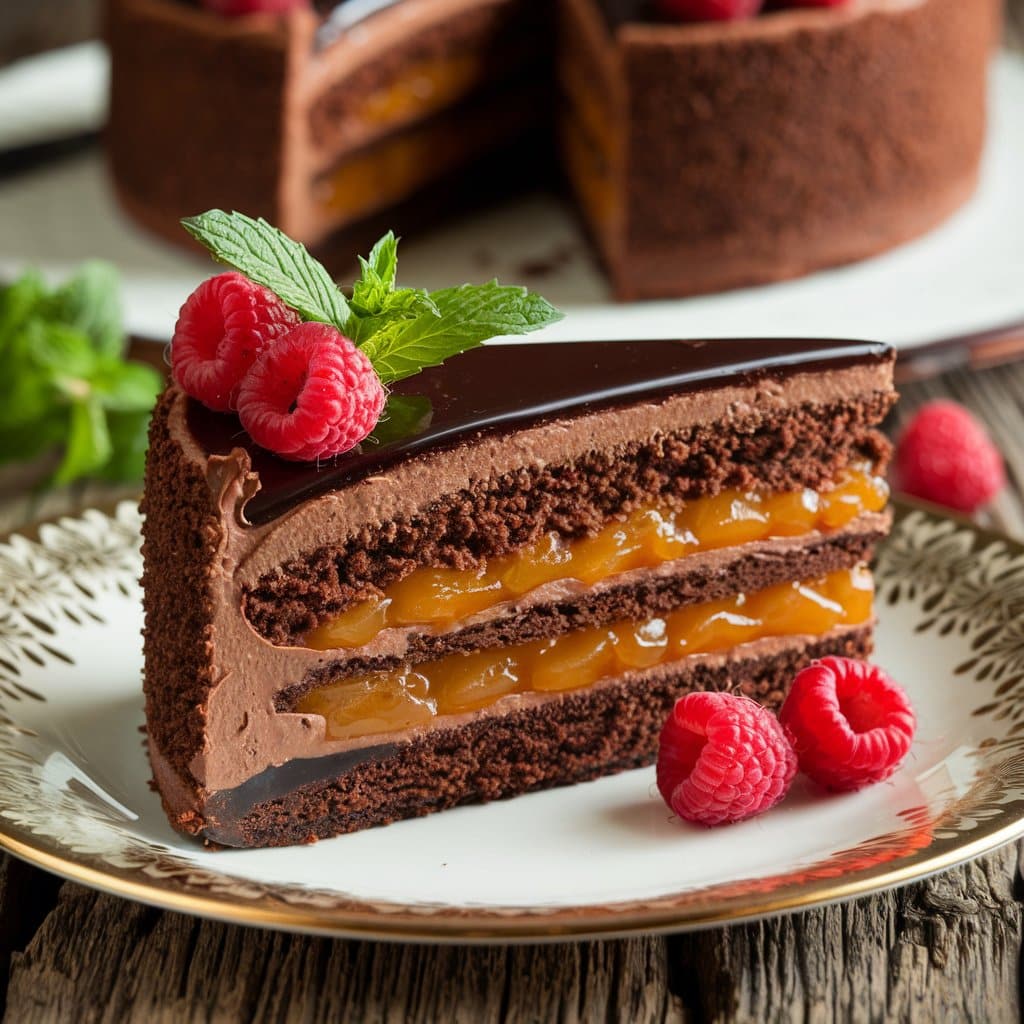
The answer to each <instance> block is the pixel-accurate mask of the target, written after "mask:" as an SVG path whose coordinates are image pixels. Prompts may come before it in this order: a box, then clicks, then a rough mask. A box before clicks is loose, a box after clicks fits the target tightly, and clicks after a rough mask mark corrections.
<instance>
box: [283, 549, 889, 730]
mask: <svg viewBox="0 0 1024 1024" xmlns="http://www.w3.org/2000/svg"><path fill="white" fill-rule="evenodd" d="M872 594H873V587H872V581H871V574H870V572H868V570H867V569H865V568H863V567H862V568H857V569H844V570H841V571H839V572H834V573H831V574H829V575H828V576H824V577H821V578H820V579H817V580H812V581H809V582H803V583H800V582H796V583H783V584H779V585H778V586H775V587H770V588H768V589H767V590H760V591H758V592H757V593H754V594H749V595H743V594H739V595H736V596H734V597H729V598H723V599H722V600H719V601H709V602H707V603H705V604H699V605H691V606H689V607H684V608H680V609H678V610H676V611H674V612H672V613H670V614H668V615H665V616H663V617H660V618H652V619H648V620H646V621H645V622H619V623H616V624H615V625H613V626H607V627H602V628H600V629H585V630H582V631H579V632H575V633H568V634H566V635H565V636H560V637H555V638H554V639H551V640H536V641H534V642H532V643H527V644H520V645H518V646H515V647H505V648H501V649H497V650H488V651H477V652H475V653H473V654H451V655H448V656H447V657H445V658H441V659H439V660H438V661H434V662H430V663H428V664H424V665H417V666H414V667H411V668H400V669H395V670H394V671H391V672H373V673H367V674H365V675H360V676H355V677H353V678H350V679H345V680H343V681H341V682H339V683H334V684H332V685H330V686H325V687H322V688H320V689H317V690H313V691H311V692H310V693H307V694H306V695H305V696H303V697H302V698H301V700H300V701H299V702H298V704H297V705H296V706H295V709H294V710H295V711H296V712H299V713H302V714H314V715H322V716H323V717H324V719H326V722H327V730H326V735H327V738H328V739H331V740H344V739H354V738H356V737H359V736H370V735H374V734H376V733H385V732H393V731H397V730H400V729H408V728H412V727H413V726H420V725H426V724H428V723H429V722H430V721H431V720H432V719H434V718H436V717H437V716H439V715H457V714H462V713H464V712H468V711H477V710H479V709H481V708H486V707H489V706H490V705H492V704H494V703H495V702H497V701H498V700H500V699H501V698H502V697H506V696H508V695H509V694H512V693H554V692H559V691H565V690H579V689H582V688H583V687H586V686H590V685H592V684H593V683H596V682H597V681H598V680H600V679H607V678H614V677H615V676H618V675H621V674H622V673H625V672H629V671H632V670H636V669H647V668H652V667H653V666H655V665H660V664H662V663H665V662H672V661H678V660H679V659H680V658H684V657H687V656H688V655H691V654H707V653H712V652H715V651H722V650H726V649H728V648H730V647H734V646H735V645H737V644H742V643H749V642H750V641H752V640H761V639H764V638H766V637H783V636H794V635H804V634H807V635H811V636H820V635H822V634H824V633H827V632H828V631H829V630H830V629H832V628H834V627H835V626H855V625H860V624H862V623H864V622H867V621H868V620H869V619H870V618H871V605H872Z"/></svg>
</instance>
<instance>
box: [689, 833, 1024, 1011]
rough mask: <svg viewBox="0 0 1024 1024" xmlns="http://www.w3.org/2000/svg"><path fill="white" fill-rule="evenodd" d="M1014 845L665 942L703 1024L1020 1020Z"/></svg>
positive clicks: (1019, 914) (1019, 917)
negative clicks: (853, 894)
mask: <svg viewBox="0 0 1024 1024" xmlns="http://www.w3.org/2000/svg"><path fill="white" fill-rule="evenodd" d="M1016 865H1017V849H1016V848H1015V847H1013V846H1011V847H1007V848H1004V849H1002V850H1000V851H997V852H996V853H994V854H992V855H990V856H988V857H984V858H981V859H979V860H977V861H975V862H973V863H971V864H968V865H965V866H964V867H961V868H956V869H954V870H952V871H947V872H945V873H943V874H942V875H939V876H937V877H936V878H934V879H930V880H928V881H926V882H923V883H920V884H917V885H912V886H908V887H907V888H905V889H902V890H897V891H896V892H891V893H886V894H883V895H881V896H878V897H875V898H873V899H866V900H857V901H855V902H853V903H848V904H845V905H842V906H833V907H827V908H825V909H823V910H819V911H813V912H811V913H807V914H799V915H794V916H792V917H786V918H779V919H776V920H773V921H762V922H758V923H755V924H749V925H740V926H737V927H733V928H726V929H721V930H717V931H712V932H706V933H703V934H698V935H692V936H679V937H676V938H674V939H672V940H671V941H670V944H669V956H670V959H671V963H672V976H673V979H674V980H675V981H676V983H677V984H678V985H679V986H680V987H681V988H682V989H683V990H684V991H686V992H687V993H688V995H689V997H690V998H691V999H692V1000H693V1001H694V1003H695V1005H696V1007H697V1010H698V1013H699V1015H700V1016H701V1017H702V1018H703V1019H706V1020H708V1021H709V1022H715V1024H717V1022H726V1021H728V1022H730V1024H732V1022H746V1021H751V1022H753V1021H799V1022H806V1024H818V1022H821V1024H828V1022H829V1021H840V1020H841V1021H850V1022H859V1021H883V1020H899V1021H921V1022H932V1021H939V1020H949V1021H978V1022H988V1024H1000V1022H1004V1021H1005V1022H1011V1021H1014V1022H1016V1021H1019V1020H1021V1010H1022V1007H1021V992H1020V987H1021V978H1020V952H1021V941H1022V919H1024V913H1022V911H1024V908H1022V905H1021V902H1020V895H1019V892H1015V887H1016V884H1017V875H1016Z"/></svg>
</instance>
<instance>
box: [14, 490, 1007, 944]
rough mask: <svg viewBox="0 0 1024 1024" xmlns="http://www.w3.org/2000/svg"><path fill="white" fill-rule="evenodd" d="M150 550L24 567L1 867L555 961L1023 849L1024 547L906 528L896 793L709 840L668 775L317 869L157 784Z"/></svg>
mask: <svg viewBox="0 0 1024 1024" xmlns="http://www.w3.org/2000/svg"><path fill="white" fill-rule="evenodd" d="M138 526H139V520H138V512H137V510H136V509H135V507H134V506H133V505H132V504H130V503H124V504H121V505H120V506H118V507H117V508H116V509H111V510H108V511H99V510H91V511H89V512H86V513H85V514H84V515H83V516H81V517H80V518H77V519H62V520H60V521H59V522H56V523H46V524H43V525H41V526H39V527H38V528H37V529H35V530H33V531H31V532H26V533H23V534H15V535H12V536H10V537H8V538H7V539H6V540H5V541H3V542H0V846H3V847H6V848H7V849H8V850H10V851H11V852H13V853H14V854H16V855H18V856H20V857H24V858H25V859H27V860H30V861H33V862H35V863H37V864H40V865H41V866H43V867H45V868H49V869H50V870H52V871H55V872H57V873H58V874H62V875H65V876H66V877H68V878H73V879H76V880H78V881H81V882H83V883H85V884H88V885H93V886H96V887H98V888H101V889H104V890H107V891H109V892H113V893H118V894H121V895H125V896H129V897H134V898H137V899H140V900H144V901H147V902H150V903H153V904H157V905H160V906H164V907H169V908H172V909H176V910H182V911H187V912H192V913H197V914H204V915H208V916H211V917H217V918H221V919H224V920H229V921H236V922H241V923H246V924H258V925H263V926H268V927H279V928H287V929H294V930H304V931H317V932H324V933H332V934H342V935H358V936H373V937H394V938H402V939H423V940H431V941H481V940H483V941H485V940H488V939H500V940H503V941H514V940H533V941H536V940H542V939H557V938H567V937H582V936H597V935H611V934H625V933H629V932H635V931H642V930H655V929H665V930H668V929H671V930H679V929H683V928H688V927H699V926H701V925H708V924H713V923H720V922H724V921H730V920H738V919H743V918H752V917H757V916H761V915H764V914H770V913H776V912H781V911H786V910H796V909H802V908H807V907H810V906H813V905H816V904H819V903H822V902H826V901H830V900H835V899H842V898H848V897H852V896H856V895H861V894H866V893H869V892H874V891H877V890H879V889H881V888H885V887H887V886H891V885H896V884H899V883H902V882H906V881H910V880H912V879H915V878H920V877H922V876H924V875H926V874H928V873H930V872H933V871H937V870H940V869H942V868H944V867H948V866H950V865H952V864H955V863H957V862H959V861H962V860H965V859H967V858H969V857H972V856H976V855H977V854H979V853H982V852H984V851H986V850H989V849H992V848H993V847H995V846H997V845H999V844H1001V843H1003V842H1006V841H1008V840H1010V839H1012V838H1014V837H1017V836H1019V835H1021V834H1024V732H1022V730H1024V725H1022V719H1024V547H1022V546H1020V545H1018V544H1016V543H1013V542H1011V541H1008V540H1005V539H1002V538H999V537H995V536H993V535H990V534H986V533H983V532H981V531H978V530H976V529H974V528H972V527H970V526H969V525H966V524H963V523H960V522H957V521H953V520H951V519H946V518H944V517H941V516H939V515H936V514H935V513H933V512H930V511H925V510H922V509H908V508H900V509H899V514H898V519H897V523H896V526H895V529H894V532H893V536H892V537H891V538H890V539H889V541H888V542H887V543H886V544H885V546H884V547H883V549H882V551H881V553H880V557H879V561H878V567H877V581H878V613H879V618H880V625H879V630H878V655H877V656H878V659H879V660H880V661H881V662H882V663H883V664H885V666H886V667H887V668H888V669H889V670H890V671H891V672H892V673H893V674H894V675H895V676H896V678H897V679H899V680H900V681H901V682H903V684H904V685H905V686H906V688H907V689H908V691H909V692H910V694H911V697H912V699H913V701H914V704H915V707H916V708H917V711H918V716H919V719H920V724H919V731H918V736H917V738H916V740H915V744H914V748H913V751H912V753H911V756H910V758H909V759H908V761H907V763H906V764H905V765H904V766H903V767H902V768H901V770H900V771H899V772H898V773H897V775H896V776H895V777H894V778H893V779H892V780H890V781H889V782H887V783H884V784H882V785H880V786H875V787H872V788H870V789H868V790H865V791H862V792H860V793H856V794H850V795H844V796H828V795H823V794H820V793H817V792H815V791H814V790H813V789H812V788H811V787H810V786H809V785H808V784H807V783H806V782H804V781H803V780H801V779H798V781H797V783H796V785H795V786H794V788H793V790H792V791H791V792H790V794H789V796H788V797H787V799H786V800H785V802H784V803H783V804H781V805H780V806H779V807H778V808H776V809H775V810H773V811H772V812H770V813H769V814H767V815H764V816H762V817H760V818H756V819H753V820H752V821H749V822H744V823H742V824H740V825H735V826H731V827H729V828H724V829H715V830H703V829H697V828H693V827H690V826H686V825H683V824H681V823H679V822H677V821H673V820H671V818H670V815H669V814H668V812H667V811H666V810H665V808H664V805H663V804H662V803H661V801H660V799H659V798H658V796H657V794H656V792H655V790H654V786H653V779H654V774H653V769H644V770H640V771H634V772H627V773H625V774H622V775H619V776H615V777H613V778H610V779H602V780H599V781H597V782H593V783H587V784H585V785H581V786H575V787H571V788H568V789H560V790H553V791H550V792H547V793H538V794H533V795H530V796H526V797H521V798H518V799H516V800H512V801H504V802H499V803H494V804H490V805H487V806H481V807H465V808H459V809H457V810H454V811H449V812H445V813H443V814H438V815H433V816H430V817H428V818H424V819H420V820H417V821H411V822H402V823H399V824H397V825H392V826H389V827H388V828H384V829H373V830H370V831H367V832H362V833H357V834H355V835H352V836H343V837H340V838H338V839H333V840H330V841H327V842H322V843H318V844H316V845H314V846H311V847H302V848H298V849H294V848H293V849H288V850H257V851H224V852H211V851H206V850H203V849H201V848H200V847H199V846H197V845H195V844H193V843H191V842H189V841H188V840H185V839H183V838H182V837H180V836H177V835H176V834H175V833H174V832H172V831H171V829H170V828H169V827H168V825H167V823H166V821H165V820H164V817H163V814H162V812H161V810H160V806H159V801H158V799H157V797H156V796H155V794H153V793H152V792H151V791H150V790H149V788H148V785H147V782H148V777H149V774H148V769H147V765H146V761H145V755H144V751H143V747H142V737H141V735H140V732H139V726H140V725H141V724H142V701H141V693H140V673H141V664H142V659H141V651H140V647H141V642H140V637H139V629H140V627H141V608H140V601H139V590H138V585H137V583H136V580H137V578H138V575H139V571H140V557H139V553H138V543H139V538H138Z"/></svg>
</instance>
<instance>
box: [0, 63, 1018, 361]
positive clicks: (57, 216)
mask: <svg viewBox="0 0 1024 1024" xmlns="http://www.w3.org/2000/svg"><path fill="white" fill-rule="evenodd" d="M41 95H45V92H44V93H41ZM25 103H28V104H29V107H28V109H29V111H30V110H31V101H30V100H26V99H24V98H22V99H21V100H20V101H19V102H18V103H17V104H16V105H17V106H18V108H19V111H20V114H19V119H20V120H21V121H25V120H26V118H27V117H28V115H27V114H26V113H25V109H24V108H25ZM4 109H5V107H4V89H3V82H2V80H0V112H2V111H3V110H4ZM1021 110H1024V59H1022V58H1020V57H1018V56H1011V55H1003V56H1002V57H1001V58H1000V59H999V61H998V62H997V63H996V64H995V66H994V69H993V79H992V128H991V132H990V138H989V145H988V150H987V153H986V157H985V164H984V168H983V174H982V182H981V186H980V188H979V191H978V193H977V195H976V196H975V198H974V199H973V200H972V201H971V202H970V203H969V204H968V205H967V206H965V207H964V208H963V209H962V210H961V211H960V212H959V213H958V214H956V215H955V216H954V217H953V218H951V219H950V220H949V221H948V222H946V223H945V224H944V225H943V226H942V227H940V228H938V229H937V230H936V231H933V232H931V233H930V234H928V235H926V236H925V237H923V238H921V239H919V240H918V241H916V242H912V243H910V244H908V245H904V246H902V247H900V248H899V249H896V250H894V251H893V252H890V253H888V254H886V255H883V256H880V257H877V258H875V259H871V260H866V261H864V262H862V263H858V264H854V265H853V266H850V267H844V268H841V269H838V270H831V271H825V272H822V273H819V274H814V275H812V276H810V277H806V278H803V279H800V280H797V281H790V282H785V283H782V284H774V285H768V286H765V287H762V288H747V289H743V290H741V291H735V292H728V293H725V294H721V295H711V296H704V297H699V298H693V299H679V300H672V301H665V302H640V303H631V304H616V303H614V302H612V301H610V299H609V296H608V289H607V284H606V282H605V279H604V277H603V275H602V274H601V272H600V270H599V268H598V267H597V265H596V263H595V261H594V258H593V255H592V253H591V250H590V247H589V246H588V245H587V244H586V242H585V241H584V238H583V235H582V232H581V230H580V227H579V224H578V221H577V219H576V217H575V215H574V214H573V212H572V211H571V209H570V208H569V207H568V206H567V205H565V204H563V203H562V202H560V201H559V200H557V199H555V198H553V197H550V196H534V197H528V198H524V199H521V200H518V201H516V202H514V203H510V204H508V205H505V206H503V207H500V208H496V209H494V210H491V211H488V212H486V213H483V214H481V215H478V216H475V217H472V218H469V219H466V220H463V221H460V222H458V223H454V224H452V225H451V226H449V227H447V228H445V229H443V230H437V231H432V232H429V233H425V234H421V235H416V236H407V237H406V238H405V239H404V240H403V244H402V261H401V268H400V276H401V280H402V281H403V282H404V283H405V284H409V285H421V286H425V287H431V288H433V287H444V286H447V285H450V284H452V283H453V282H462V281H479V280H483V279H485V278H488V277H492V276H497V277H498V278H499V279H500V280H503V281H506V282H518V283H525V284H529V285H531V286H532V287H535V288H536V289H538V290H540V291H542V292H543V293H544V294H545V295H546V296H547V297H548V298H549V299H551V301H552V302H555V303H556V304H557V305H559V306H561V307H562V308H564V309H566V310H567V311H568V312H570V313H571V315H570V316H568V317H566V319H565V320H564V321H562V322H561V323H559V324H555V325H554V326H553V327H551V328H549V329H548V330H546V331H545V332H543V333H542V335H539V336H538V337H545V338H549V339H552V340H553V339H576V338H590V339H595V340H597V339H612V338H644V337H646V338H679V337H684V338H721V337H825V338H834V337H838V338H870V339H876V340H881V341H887V342H890V343H892V344H895V345H898V346H900V347H905V348H909V347H912V346H917V345H921V344H926V343H928V342H932V341H936V340H940V339H945V338H950V337H954V336H960V335H968V334H975V333H977V332H980V331H986V330H989V329H993V328H1001V327H1005V326H1007V325H1010V324H1019V323H1024V289H1022V288H1021V286H1020V282H1021V281H1024V203H1022V202H1021V201H1020V182H1021V181H1022V180H1024V117H1021V115H1020V112H1021ZM40 116H43V113H42V112H40ZM0 120H2V118H0ZM0 225H2V227H0V280H2V279H3V278H4V277H8V276H11V275H13V274H15V273H17V272H18V271H19V270H20V269H21V268H23V267H24V266H25V265H27V264H36V265H39V266H41V267H42V268H43V269H44V270H45V271H46V272H47V273H48V274H49V275H50V276H52V277H55V278H57V277H61V276H64V275H66V274H68V273H70V271H71V269H72V268H73V267H74V266H75V265H76V264H78V263H79V262H81V261H82V260H85V259H91V258H95V257H103V258H105V259H109V260H111V261H112V262H114V263H115V264H117V265H118V266H119V267H120V268H121V270H122V272H123V274H124V298H125V312H126V316H127V323H128V326H129V328H130V330H131V331H132V332H133V333H135V334H138V335H140V336H142V337H149V338H155V339H159V340H166V339H168V338H170V336H171V333H172V331H173V327H174V322H175V319H176V317H177V312H178V308H179V307H180V305H181V303H182V301H183V299H184V297H185V296H186V295H187V294H188V293H189V292H190V291H191V290H192V289H193V288H194V287H195V286H196V284H197V283H198V282H199V281H200V280H201V279H202V278H204V277H207V276H209V275H210V274H211V273H213V272H214V265H213V264H212V263H211V262H209V261H208V260H205V259H202V258H200V257H198V256H191V255H189V254H186V253H183V252H180V251H178V250H177V249H175V248H174V247H172V246H170V245H168V244H167V243H166V242H163V241H162V240H160V239H154V238H153V237H151V236H149V235H147V234H145V233H143V232H142V231H141V230H140V229H138V228H137V227H135V225H134V224H133V223H132V222H130V221H129V220H128V219H127V218H126V217H125V216H124V215H123V214H122V213H121V212H120V210H119V209H118V208H117V206H116V204H115V202H114V200H113V197H112V195H111V190H110V184H109V181H108V180H107V174H106V168H105V166H104V163H103V158H102V154H101V153H99V152H98V151H94V152H89V153H85V154H82V155H80V156H78V157H76V158H73V159H68V160H65V161H63V162H60V163H56V164H51V165H49V166H46V167H44V168H43V169H41V170H38V171H37V172H35V173H34V174H31V175H23V176H21V177H17V178H14V179H9V180H7V181H0ZM541 266H547V267H549V268H551V269H550V272H548V273H545V274H543V275H539V276H531V275H530V273H529V269H530V267H541Z"/></svg>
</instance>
